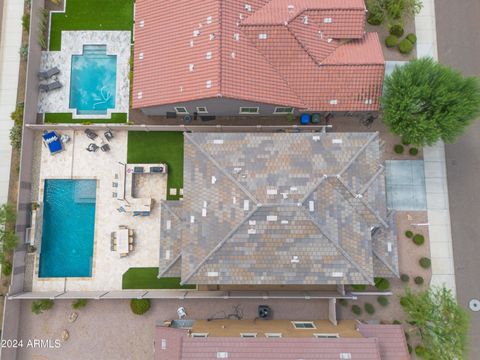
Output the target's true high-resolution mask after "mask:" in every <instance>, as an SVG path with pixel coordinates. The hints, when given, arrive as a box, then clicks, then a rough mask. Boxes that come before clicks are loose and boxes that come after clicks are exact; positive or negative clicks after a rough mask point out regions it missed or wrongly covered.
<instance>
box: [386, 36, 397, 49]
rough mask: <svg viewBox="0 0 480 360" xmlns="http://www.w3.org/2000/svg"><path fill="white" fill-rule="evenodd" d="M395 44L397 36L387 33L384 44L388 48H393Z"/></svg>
mask: <svg viewBox="0 0 480 360" xmlns="http://www.w3.org/2000/svg"><path fill="white" fill-rule="evenodd" d="M397 44H398V37H396V36H395V35H389V36H387V38H386V39H385V45H386V46H387V47H388V48H393V47H395V46H397Z"/></svg>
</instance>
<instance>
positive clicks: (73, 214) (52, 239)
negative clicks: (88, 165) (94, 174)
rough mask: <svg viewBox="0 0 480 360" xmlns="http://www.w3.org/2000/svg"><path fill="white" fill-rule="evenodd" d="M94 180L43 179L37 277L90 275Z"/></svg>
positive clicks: (93, 218)
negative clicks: (41, 227) (42, 206)
mask: <svg viewBox="0 0 480 360" xmlns="http://www.w3.org/2000/svg"><path fill="white" fill-rule="evenodd" d="M96 188H97V182H96V180H45V191H44V199H43V203H44V208H43V229H42V248H41V252H40V269H39V277H41V278H45V277H90V276H92V257H93V236H94V229H95V202H96Z"/></svg>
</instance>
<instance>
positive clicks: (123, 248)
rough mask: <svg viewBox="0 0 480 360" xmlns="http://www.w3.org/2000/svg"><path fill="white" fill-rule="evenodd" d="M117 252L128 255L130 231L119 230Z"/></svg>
mask: <svg viewBox="0 0 480 360" xmlns="http://www.w3.org/2000/svg"><path fill="white" fill-rule="evenodd" d="M117 252H118V253H119V254H128V229H119V230H118V231H117Z"/></svg>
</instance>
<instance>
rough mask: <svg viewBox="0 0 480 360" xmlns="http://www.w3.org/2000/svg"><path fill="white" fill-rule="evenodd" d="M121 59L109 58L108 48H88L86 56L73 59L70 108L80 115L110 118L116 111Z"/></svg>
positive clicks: (95, 46) (84, 53) (98, 46)
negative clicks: (119, 62)
mask: <svg viewBox="0 0 480 360" xmlns="http://www.w3.org/2000/svg"><path fill="white" fill-rule="evenodd" d="M116 87H117V57H116V56H115V55H107V47H106V45H84V46H83V54H82V55H73V56H72V70H71V76H70V108H74V109H77V114H80V115H96V114H100V115H102V114H106V113H107V109H114V108H115V91H116Z"/></svg>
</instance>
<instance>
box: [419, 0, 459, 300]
mask: <svg viewBox="0 0 480 360" xmlns="http://www.w3.org/2000/svg"><path fill="white" fill-rule="evenodd" d="M415 29H416V33H417V57H418V58H420V57H431V58H433V59H435V60H437V59H438V52H437V33H436V23H435V3H434V0H424V1H423V9H422V11H421V12H420V14H418V15H417V16H416V17H415ZM423 157H424V161H425V186H426V192H427V210H428V221H429V234H430V252H431V259H432V280H431V284H432V285H442V284H445V286H446V287H447V288H449V289H451V290H452V291H453V293H454V294H455V293H456V285H455V268H454V265H453V250H452V232H451V225H450V210H449V201H448V187H447V171H446V166H445V146H444V144H443V142H438V143H437V144H436V145H434V146H432V147H429V148H425V149H424V150H423Z"/></svg>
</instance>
